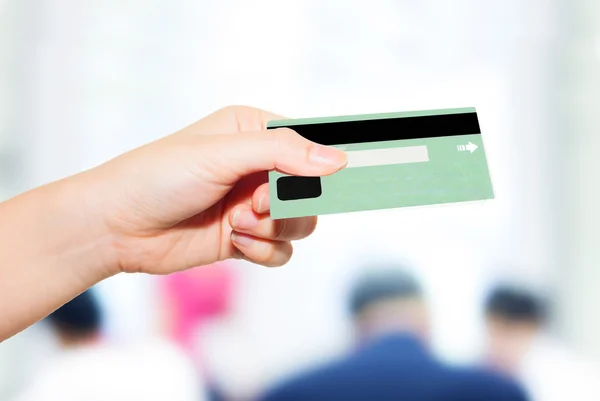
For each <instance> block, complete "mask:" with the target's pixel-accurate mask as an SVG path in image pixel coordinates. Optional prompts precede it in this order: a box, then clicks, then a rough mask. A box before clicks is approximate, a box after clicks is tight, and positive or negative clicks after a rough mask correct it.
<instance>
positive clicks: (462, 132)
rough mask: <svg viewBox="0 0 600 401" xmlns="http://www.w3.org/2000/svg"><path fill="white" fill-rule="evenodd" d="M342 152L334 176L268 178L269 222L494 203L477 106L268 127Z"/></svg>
mask: <svg viewBox="0 0 600 401" xmlns="http://www.w3.org/2000/svg"><path fill="white" fill-rule="evenodd" d="M282 127H287V128H290V129H293V130H294V131H296V132H297V133H298V134H300V135H301V136H303V137H305V138H306V139H309V140H311V141H313V142H316V143H319V144H322V145H329V146H334V147H336V148H339V149H343V150H344V151H346V152H347V155H348V165H347V167H346V168H344V169H342V170H340V171H338V172H336V173H335V174H333V175H330V176H324V177H298V176H290V175H287V174H283V173H281V172H278V171H271V172H269V190H270V200H271V218H272V219H282V218H292V217H303V216H317V215H324V214H334V213H350V212H358V211H366V210H378V209H390V208H399V207H409V206H422V205H434V204H443V203H454V202H466V201H477V200H485V199H492V198H493V197H494V191H493V188H492V182H491V179H490V173H489V170H488V164H487V159H486V156H485V151H484V147H483V141H482V138H481V129H480V126H479V120H478V118H477V112H476V110H475V108H460V109H445V110H426V111H413V112H401V113H385V114H366V115H355V116H340V117H321V118H308V119H296V120H276V121H270V122H269V123H268V125H267V129H275V128H282Z"/></svg>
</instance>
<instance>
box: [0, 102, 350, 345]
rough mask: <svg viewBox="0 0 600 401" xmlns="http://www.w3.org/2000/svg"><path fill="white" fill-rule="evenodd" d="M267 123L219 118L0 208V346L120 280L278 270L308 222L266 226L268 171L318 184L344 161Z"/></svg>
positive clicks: (245, 111)
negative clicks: (246, 268)
mask: <svg viewBox="0 0 600 401" xmlns="http://www.w3.org/2000/svg"><path fill="white" fill-rule="evenodd" d="M281 118H283V117H281V116H277V115H275V114H272V113H269V112H266V111H262V110H258V109H253V108H250V107H228V108H225V109H222V110H219V111H217V112H215V113H213V114H211V115H209V116H207V117H205V118H204V119H202V120H200V121H198V122H196V123H194V124H192V125H190V126H188V127H187V128H184V129H182V130H181V131H179V132H177V133H175V134H173V135H170V136H167V137H165V138H163V139H159V140H157V141H155V142H152V143H150V144H148V145H146V146H142V147H140V148H138V149H134V150H132V151H130V152H127V153H125V154H123V155H121V156H119V157H117V158H115V159H113V160H111V161H109V162H107V163H105V164H103V165H100V166H98V167H95V168H92V169H90V170H87V171H84V172H82V173H80V174H77V175H74V176H71V177H67V178H65V179H62V180H59V181H57V182H54V183H51V184H48V185H44V186H42V187H39V188H35V189H33V190H31V191H28V192H26V193H24V194H21V195H19V196H17V197H15V198H12V199H9V200H8V201H6V202H2V203H0V222H2V224H0V317H1V319H0V341H2V340H3V339H6V338H8V337H10V336H12V335H14V334H15V333H17V332H19V331H21V330H23V329H24V328H26V327H27V326H29V325H31V324H33V323H34V322H36V321H37V320H39V319H42V318H43V317H45V316H47V315H48V314H49V313H51V312H52V311H53V310H55V309H57V308H58V307H59V306H61V305H63V304H65V303H66V302H68V301H69V300H71V299H73V297H75V296H76V295H77V294H79V293H81V292H83V291H85V290H86V289H88V288H90V287H92V286H93V285H95V284H96V283H98V282H100V281H102V280H104V279H107V278H109V277H111V276H114V275H116V274H118V273H139V272H141V273H149V274H169V273H174V272H177V271H182V270H186V269H190V268H192V267H195V266H204V265H208V264H211V263H214V262H217V261H223V260H226V259H231V258H237V259H245V260H248V261H251V262H254V263H257V264H261V265H265V266H272V267H275V266H281V265H283V264H285V263H287V261H288V260H289V259H290V257H291V255H292V245H291V241H293V240H298V239H302V238H305V237H307V236H308V235H310V234H311V233H312V232H313V231H314V229H315V227H316V224H317V218H316V217H305V218H295V219H282V220H275V221H274V220H271V219H270V217H269V210H270V203H269V190H268V183H267V174H266V172H267V171H268V170H273V169H277V170H279V171H283V172H285V173H288V174H293V175H302V176H323V175H329V174H333V173H335V172H336V171H338V170H340V169H342V168H344V167H345V166H346V164H347V156H346V154H345V152H343V151H342V150H339V149H336V148H333V147H330V146H323V145H320V144H317V143H314V142H311V141H309V140H307V139H305V138H303V137H301V136H300V135H298V134H297V133H295V132H294V131H292V130H290V129H287V128H282V129H275V130H266V124H267V121H269V120H273V119H281Z"/></svg>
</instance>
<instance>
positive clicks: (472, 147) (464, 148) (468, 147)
mask: <svg viewBox="0 0 600 401" xmlns="http://www.w3.org/2000/svg"><path fill="white" fill-rule="evenodd" d="M456 148H457V149H458V151H459V152H464V151H469V152H471V153H473V152H475V151H476V150H477V148H479V146H477V145H475V144H474V143H473V142H471V141H469V143H468V144H466V145H458V146H457V147H456Z"/></svg>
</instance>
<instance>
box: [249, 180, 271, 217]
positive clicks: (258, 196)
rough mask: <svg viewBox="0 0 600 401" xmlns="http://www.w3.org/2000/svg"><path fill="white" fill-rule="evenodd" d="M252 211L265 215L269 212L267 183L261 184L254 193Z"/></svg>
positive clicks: (269, 201)
mask: <svg viewBox="0 0 600 401" xmlns="http://www.w3.org/2000/svg"><path fill="white" fill-rule="evenodd" d="M252 209H254V211H255V212H256V213H258V214H263V213H267V212H268V211H269V210H271V198H270V196H269V183H268V182H266V183H264V184H262V185H261V186H259V187H258V188H256V190H255V191H254V194H253V195H252Z"/></svg>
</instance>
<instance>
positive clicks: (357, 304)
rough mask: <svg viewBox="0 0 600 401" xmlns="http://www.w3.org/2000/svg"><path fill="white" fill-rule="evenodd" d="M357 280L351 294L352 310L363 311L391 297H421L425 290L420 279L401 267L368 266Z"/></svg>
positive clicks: (356, 312)
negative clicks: (374, 267)
mask: <svg viewBox="0 0 600 401" xmlns="http://www.w3.org/2000/svg"><path fill="white" fill-rule="evenodd" d="M366 270H367V273H365V274H363V275H362V276H361V277H360V278H359V280H357V282H356V285H355V286H354V288H353V290H352V292H351V294H350V305H349V306H350V312H351V313H352V315H357V314H359V313H361V312H362V311H363V310H364V309H365V308H366V307H367V306H370V305H372V304H373V303H376V302H379V301H382V300H387V299H390V298H414V297H417V298H418V297H421V296H422V295H423V290H422V288H421V286H420V284H419V283H418V281H417V280H416V279H415V278H414V277H412V276H411V275H409V274H408V273H406V272H404V271H401V270H399V269H392V268H385V269H373V268H367V269H366Z"/></svg>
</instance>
